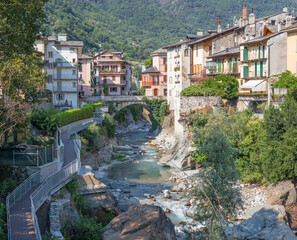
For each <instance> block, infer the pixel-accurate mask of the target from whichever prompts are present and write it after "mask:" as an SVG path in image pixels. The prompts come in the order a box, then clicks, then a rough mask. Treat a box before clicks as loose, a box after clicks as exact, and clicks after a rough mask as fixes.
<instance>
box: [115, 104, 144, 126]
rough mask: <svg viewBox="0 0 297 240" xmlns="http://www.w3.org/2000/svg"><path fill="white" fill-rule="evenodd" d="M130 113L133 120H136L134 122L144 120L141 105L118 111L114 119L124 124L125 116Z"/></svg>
mask: <svg viewBox="0 0 297 240" xmlns="http://www.w3.org/2000/svg"><path fill="white" fill-rule="evenodd" d="M128 111H130V112H131V114H132V116H133V118H134V121H138V120H140V119H141V118H142V112H143V110H142V107H141V106H139V105H129V106H127V107H125V108H123V109H121V110H120V111H118V112H117V113H116V115H115V116H114V119H115V120H116V121H118V122H120V123H122V122H124V121H125V115H126V113H127V112H128Z"/></svg>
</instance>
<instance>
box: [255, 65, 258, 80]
mask: <svg viewBox="0 0 297 240" xmlns="http://www.w3.org/2000/svg"><path fill="white" fill-rule="evenodd" d="M257 75H258V65H257V63H256V62H255V77H257Z"/></svg>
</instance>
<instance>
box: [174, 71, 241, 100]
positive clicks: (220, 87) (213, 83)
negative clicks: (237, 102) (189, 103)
mask: <svg viewBox="0 0 297 240" xmlns="http://www.w3.org/2000/svg"><path fill="white" fill-rule="evenodd" d="M238 88H239V84H238V81H237V80H236V78H235V77H231V76H227V75H219V76H217V77H216V78H215V79H213V78H209V79H207V80H206V81H205V82H203V83H202V84H194V85H192V86H190V87H188V88H185V89H184V90H183V91H182V92H181V93H180V95H181V96H185V97H190V96H222V98H225V99H232V98H234V97H236V96H237V92H238Z"/></svg>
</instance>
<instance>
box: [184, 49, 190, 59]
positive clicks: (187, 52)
mask: <svg viewBox="0 0 297 240" xmlns="http://www.w3.org/2000/svg"><path fill="white" fill-rule="evenodd" d="M188 56H189V50H188V49H185V57H188Z"/></svg>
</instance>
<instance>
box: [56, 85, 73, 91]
mask: <svg viewBox="0 0 297 240" xmlns="http://www.w3.org/2000/svg"><path fill="white" fill-rule="evenodd" d="M54 92H77V88H76V87H70V86H65V87H64V86H54Z"/></svg>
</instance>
